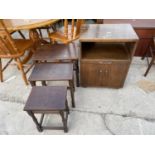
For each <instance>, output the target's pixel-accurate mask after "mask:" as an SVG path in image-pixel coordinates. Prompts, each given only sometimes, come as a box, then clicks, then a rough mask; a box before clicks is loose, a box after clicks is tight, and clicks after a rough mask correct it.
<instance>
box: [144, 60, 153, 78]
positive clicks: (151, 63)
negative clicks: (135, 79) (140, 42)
mask: <svg viewBox="0 0 155 155" xmlns="http://www.w3.org/2000/svg"><path fill="white" fill-rule="evenodd" d="M154 60H155V58H154V57H153V58H152V60H151V62H150V64H149V66H148V68H147V70H146V72H145V74H144V76H147V74H148V72H149V70H150V68H151V66H152V65H153V63H154Z"/></svg>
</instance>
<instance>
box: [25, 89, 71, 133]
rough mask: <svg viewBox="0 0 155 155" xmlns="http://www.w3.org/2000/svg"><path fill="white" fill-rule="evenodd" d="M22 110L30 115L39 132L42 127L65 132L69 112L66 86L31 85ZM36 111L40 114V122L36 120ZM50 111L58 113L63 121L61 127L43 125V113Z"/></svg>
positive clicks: (50, 112) (49, 112)
mask: <svg viewBox="0 0 155 155" xmlns="http://www.w3.org/2000/svg"><path fill="white" fill-rule="evenodd" d="M24 111H27V112H28V114H29V115H30V116H31V117H32V119H33V121H34V123H35V124H36V127H37V129H38V131H40V132H41V131H43V129H64V132H67V131H68V128H67V118H68V114H69V108H68V103H67V87H65V86H46V87H44V86H43V87H39V86H38V87H33V88H32V91H31V93H30V96H29V98H28V100H27V102H26V105H25V107H24ZM36 113H38V114H42V116H41V119H40V122H38V120H37V118H36V117H35V114H36ZM52 113H58V114H60V116H61V118H62V122H63V127H47V126H45V127H44V126H43V125H42V124H43V119H44V115H45V114H52ZM65 114H66V117H65Z"/></svg>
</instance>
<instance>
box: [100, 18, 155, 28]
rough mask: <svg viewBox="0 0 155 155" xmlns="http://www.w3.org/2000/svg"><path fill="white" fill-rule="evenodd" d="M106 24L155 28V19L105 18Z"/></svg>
mask: <svg viewBox="0 0 155 155" xmlns="http://www.w3.org/2000/svg"><path fill="white" fill-rule="evenodd" d="M103 22H104V23H105V24H123V23H124V24H125V23H126V24H131V25H132V26H133V27H134V28H136V29H140V28H145V29H150V28H155V19H104V21H103Z"/></svg>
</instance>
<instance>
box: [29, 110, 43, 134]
mask: <svg viewBox="0 0 155 155" xmlns="http://www.w3.org/2000/svg"><path fill="white" fill-rule="evenodd" d="M27 113H28V114H29V115H30V116H31V118H32V120H33V122H34V123H35V124H36V127H37V129H38V131H39V132H42V131H43V129H42V127H41V125H40V124H39V123H38V121H37V119H36V117H35V116H34V113H33V112H32V111H27Z"/></svg>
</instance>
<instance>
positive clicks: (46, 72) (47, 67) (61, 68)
mask: <svg viewBox="0 0 155 155" xmlns="http://www.w3.org/2000/svg"><path fill="white" fill-rule="evenodd" d="M72 79H73V64H72V63H60V64H59V63H37V64H35V67H34V69H33V71H32V73H31V75H30V77H29V81H66V80H67V81H68V80H72Z"/></svg>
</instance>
